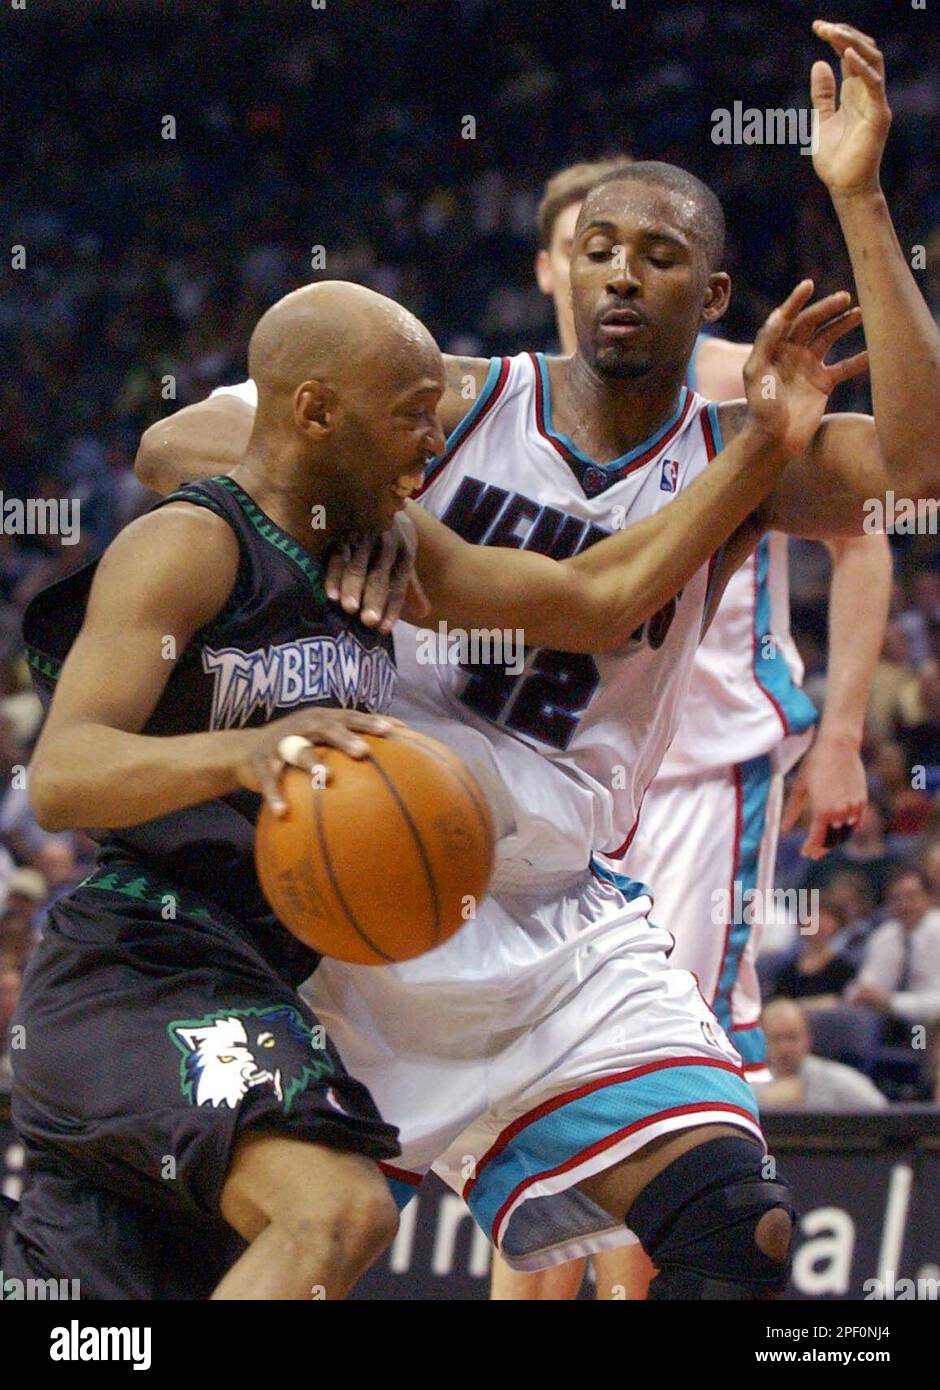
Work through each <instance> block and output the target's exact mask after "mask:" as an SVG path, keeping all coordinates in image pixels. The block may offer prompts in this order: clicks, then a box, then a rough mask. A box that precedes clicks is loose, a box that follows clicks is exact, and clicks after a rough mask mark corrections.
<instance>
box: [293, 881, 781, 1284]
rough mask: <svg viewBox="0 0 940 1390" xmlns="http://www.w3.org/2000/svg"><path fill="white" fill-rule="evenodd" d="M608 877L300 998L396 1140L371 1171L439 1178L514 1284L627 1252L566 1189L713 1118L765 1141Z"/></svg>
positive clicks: (689, 982) (706, 1030)
mask: <svg viewBox="0 0 940 1390" xmlns="http://www.w3.org/2000/svg"><path fill="white" fill-rule="evenodd" d="M607 873H608V871H606V870H603V869H601V868H600V867H598V869H597V871H596V872H595V873H589V874H587V875H585V876H584V877H583V878H581V879H579V880H578V882H577V884H576V885H575V886H574V887H572V888H570V889H569V890H568V891H567V892H565V893H561V894H559V895H558V896H557V897H556V898H555V900H554V901H553V902H551V903H550V904H545V903H544V902H538V901H536V900H533V899H531V898H529V899H523V898H520V897H514V898H507V897H504V898H501V899H498V900H497V899H496V898H493V897H490V898H487V899H486V900H485V902H484V903H483V904H482V905H481V907H480V910H479V912H478V915H477V917H476V919H475V920H473V921H471V922H468V923H467V925H466V927H464V928H462V929H461V931H460V932H458V934H457V936H456V937H454V938H453V939H452V940H451V941H450V942H448V943H447V944H446V945H444V946H442V947H439V948H438V950H436V951H432V952H430V953H429V954H428V955H426V956H422V957H420V958H419V959H418V960H416V961H410V962H408V963H407V964H405V965H400V966H381V967H370V966H350V965H342V964H340V963H339V962H337V961H330V960H324V961H323V963H322V965H321V966H320V968H319V969H318V971H317V973H316V975H315V976H314V977H313V979H312V981H310V983H309V984H308V986H306V987H305V995H306V997H307V998H308V999H309V1001H310V1003H311V1005H312V1007H313V1008H314V1009H315V1010H316V1012H317V1015H318V1017H319V1018H320V1019H321V1020H322V1022H323V1023H324V1024H325V1025H326V1028H327V1031H328V1032H329V1034H330V1036H331V1038H332V1040H333V1041H334V1042H335V1043H336V1045H337V1047H338V1048H339V1051H340V1054H341V1056H342V1058H343V1061H344V1063H345V1064H346V1066H347V1067H348V1069H349V1071H350V1072H351V1074H352V1075H353V1076H355V1077H357V1078H358V1079H359V1080H360V1081H363V1082H364V1083H365V1084H366V1085H367V1086H368V1087H369V1089H370V1090H371V1092H372V1094H373V1096H374V1098H375V1101H376V1103H377V1104H378V1106H379V1109H380V1110H381V1111H382V1114H383V1116H384V1117H385V1119H386V1120H388V1121H389V1122H390V1123H391V1124H395V1125H398V1126H399V1128H400V1131H401V1144H402V1157H401V1159H400V1160H399V1161H397V1162H396V1163H395V1164H393V1165H388V1164H383V1168H384V1169H385V1171H386V1174H387V1176H388V1177H389V1178H390V1180H391V1181H392V1184H393V1189H394V1190H396V1195H397V1196H401V1197H404V1198H405V1199H407V1197H410V1196H412V1195H413V1193H414V1190H415V1188H416V1187H417V1185H418V1184H419V1183H420V1181H421V1179H422V1177H423V1176H424V1174H425V1173H426V1172H427V1171H428V1169H429V1168H433V1169H434V1171H435V1172H436V1173H437V1174H438V1175H439V1176H440V1177H442V1178H443V1179H444V1180H445V1181H446V1182H447V1183H449V1184H450V1186H451V1187H452V1188H453V1189H454V1191H455V1192H458V1193H459V1194H460V1195H461V1196H463V1197H464V1199H465V1200H466V1201H467V1203H468V1204H469V1206H470V1209H471V1211H472V1212H473V1215H474V1216H475V1218H476V1220H477V1221H478V1222H479V1224H480V1226H481V1227H482V1228H483V1230H484V1231H485V1232H486V1233H487V1235H488V1236H489V1237H490V1238H491V1239H492V1241H493V1243H494V1244H495V1245H496V1246H497V1247H498V1248H499V1249H500V1250H501V1251H502V1253H503V1255H504V1256H505V1258H506V1259H507V1261H508V1262H509V1264H510V1265H512V1266H513V1267H514V1268H516V1269H523V1270H527V1269H541V1268H544V1267H546V1266H548V1265H552V1264H557V1263H561V1262H562V1261H564V1260H568V1259H572V1258H574V1257H575V1256H577V1255H587V1254H591V1253H592V1252H594V1251H597V1250H602V1249H605V1248H607V1247H609V1246H614V1245H622V1244H625V1243H627V1242H629V1241H631V1240H633V1239H634V1237H633V1236H632V1234H631V1233H630V1231H629V1230H628V1229H627V1227H626V1226H625V1225H624V1224H623V1222H622V1221H615V1220H613V1219H612V1218H611V1217H610V1216H609V1215H608V1214H607V1213H606V1212H604V1211H602V1210H600V1208H598V1207H596V1206H595V1205H594V1204H593V1203H592V1202H589V1201H588V1200H587V1198H585V1197H583V1196H582V1195H581V1194H580V1193H579V1192H578V1191H577V1189H576V1184H577V1183H579V1182H580V1181H582V1180H583V1179H584V1178H586V1177H588V1176H589V1175H591V1174H593V1173H597V1172H600V1171H602V1170H603V1169H605V1168H608V1167H610V1166H612V1165H613V1164H615V1163H618V1162H620V1161H621V1160H622V1159H624V1158H626V1157H627V1156H628V1155H629V1154H631V1153H634V1152H635V1151H636V1150H638V1149H640V1148H642V1147H643V1146H644V1145H645V1144H647V1143H649V1142H650V1140H652V1139H655V1138H656V1137H657V1136H659V1135H663V1134H668V1133H672V1132H675V1131H677V1130H681V1129H686V1128H689V1127H692V1126H696V1125H702V1124H708V1123H715V1122H723V1123H730V1124H733V1125H736V1126H739V1127H740V1128H742V1129H744V1130H746V1131H747V1132H748V1133H749V1134H751V1135H753V1136H754V1138H755V1139H757V1140H758V1142H761V1143H762V1142H763V1141H762V1137H761V1131H760V1125H759V1122H758V1117H757V1107H756V1104H755V1101H754V1096H753V1092H752V1091H751V1088H750V1086H749V1085H748V1084H747V1082H746V1081H745V1079H744V1074H743V1069H742V1065H741V1059H740V1057H739V1055H738V1054H737V1052H736V1051H735V1049H734V1048H733V1047H732V1046H731V1044H730V1043H729V1041H728V1039H727V1038H726V1037H725V1035H724V1033H723V1032H722V1030H721V1028H720V1027H719V1025H718V1024H717V1022H716V1020H715V1018H714V1015H713V1014H712V1012H711V1011H710V1009H709V1008H708V1007H707V1005H706V1004H705V1002H704V1000H703V999H702V997H701V995H700V993H699V991H698V988H697V986H696V984H695V981H694V980H693V978H692V976H691V975H689V974H687V973H686V972H684V971H678V970H672V969H670V968H669V964H668V959H667V954H668V951H669V950H670V948H671V946H672V938H671V936H670V934H669V933H668V932H666V931H663V930H660V929H657V928H655V927H652V926H650V924H649V922H648V920H647V917H646V913H647V911H648V910H649V906H650V900H649V898H648V897H647V896H639V897H637V896H635V888H636V885H630V883H629V880H626V879H623V880H621V882H622V884H623V888H622V889H621V888H620V887H615V886H614V885H613V883H612V882H610V881H606V879H605V877H604V876H605V875H606V874H607ZM631 892H633V893H634V896H633V897H632V900H631V897H630V894H631Z"/></svg>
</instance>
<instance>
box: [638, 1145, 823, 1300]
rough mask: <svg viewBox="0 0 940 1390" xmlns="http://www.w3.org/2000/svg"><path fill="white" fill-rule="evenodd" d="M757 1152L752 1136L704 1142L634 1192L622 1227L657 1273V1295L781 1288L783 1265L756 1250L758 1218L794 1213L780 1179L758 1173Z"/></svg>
mask: <svg viewBox="0 0 940 1390" xmlns="http://www.w3.org/2000/svg"><path fill="white" fill-rule="evenodd" d="M762 1162H763V1154H762V1151H761V1150H760V1148H758V1146H757V1144H755V1143H754V1141H753V1140H751V1139H744V1138H741V1139H737V1138H722V1139H710V1140H708V1141H707V1142H706V1143H704V1144H699V1145H698V1147H697V1148H695V1149H690V1150H689V1152H688V1153H685V1154H683V1155H682V1156H681V1158H677V1159H676V1160H675V1162H673V1163H670V1164H669V1166H668V1168H664V1169H663V1171H662V1172H661V1173H659V1174H658V1175H657V1176H656V1177H655V1178H653V1180H652V1182H650V1183H648V1184H647V1186H646V1187H645V1188H644V1189H643V1191H642V1192H641V1193H640V1195H639V1197H638V1198H637V1199H636V1201H635V1202H634V1203H633V1206H632V1207H631V1208H630V1213H629V1215H628V1217H627V1224H628V1225H629V1226H630V1228H631V1229H632V1230H633V1231H635V1232H636V1234H637V1235H638V1236H639V1238H640V1240H641V1241H642V1243H643V1248H644V1249H645V1250H646V1253H647V1254H648V1255H649V1257H650V1259H651V1260H652V1261H653V1263H654V1264H655V1265H656V1268H657V1269H658V1270H659V1274H658V1275H657V1277H656V1278H655V1279H654V1280H653V1282H652V1283H651V1284H650V1289H649V1297H650V1298H656V1299H745V1298H773V1297H774V1296H775V1295H776V1294H780V1293H782V1292H783V1290H784V1289H785V1288H786V1286H787V1282H788V1280H789V1277H790V1266H791V1263H792V1262H791V1258H790V1254H789V1246H788V1252H787V1257H786V1259H785V1260H784V1262H783V1263H780V1262H778V1261H777V1260H773V1259H771V1258H770V1257H769V1256H768V1255H765V1254H764V1252H763V1251H762V1250H760V1249H759V1248H758V1246H757V1244H756V1242H755V1240H754V1233H755V1231H756V1229H757V1225H758V1222H759V1221H760V1219H761V1217H762V1216H764V1215H765V1214H766V1213H767V1212H768V1211H772V1210H773V1209H774V1208H775V1207H781V1208H782V1209H783V1210H784V1211H785V1212H786V1213H787V1216H788V1217H789V1219H790V1223H791V1231H792V1226H793V1223H794V1221H795V1218H796V1213H795V1211H794V1210H793V1207H792V1206H791V1204H790V1192H789V1189H788V1188H787V1186H786V1184H785V1183H784V1182H782V1181H780V1180H779V1179H774V1180H768V1179H766V1178H764V1177H762V1176H761V1165H762Z"/></svg>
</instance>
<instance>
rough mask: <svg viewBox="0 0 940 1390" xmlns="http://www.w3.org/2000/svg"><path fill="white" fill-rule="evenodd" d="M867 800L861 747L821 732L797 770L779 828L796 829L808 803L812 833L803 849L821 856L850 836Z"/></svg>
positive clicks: (811, 856) (805, 853) (806, 855)
mask: <svg viewBox="0 0 940 1390" xmlns="http://www.w3.org/2000/svg"><path fill="white" fill-rule="evenodd" d="M867 801H868V784H867V782H866V779H865V766H864V764H863V762H862V759H861V757H860V755H859V752H858V749H857V748H855V747H853V746H851V745H849V744H840V743H839V742H838V741H835V740H832V739H828V738H826V737H824V736H821V737H819V738H817V740H816V742H815V744H814V745H813V747H812V748H811V749H810V751H809V752H808V753H807V754H806V757H805V758H804V759H803V761H802V762H801V763H800V765H799V767H798V768H797V770H796V774H795V776H794V778H793V782H792V785H791V787H790V792H789V795H788V797H787V804H786V806H785V807H784V808H783V818H782V821H781V826H780V828H781V830H783V831H784V832H786V831H790V830H793V829H794V828H795V826H796V824H797V821H798V820H799V818H800V816H801V814H802V813H803V809H804V807H806V806H807V805H808V807H809V834H808V835H807V837H806V839H805V840H804V841H803V845H802V847H801V849H800V853H801V854H802V855H803V856H804V858H806V859H821V858H822V856H823V855H824V854H827V853H828V852H829V850H830V849H832V848H833V847H834V846H835V845H837V844H841V843H842V842H843V841H844V840H847V839H848V838H849V836H850V835H851V834H852V831H853V830H854V829H855V827H856V825H857V824H858V822H859V821H860V820H861V818H862V813H863V812H864V810H865V805H866V803H867Z"/></svg>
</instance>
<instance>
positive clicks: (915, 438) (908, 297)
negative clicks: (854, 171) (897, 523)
mask: <svg viewBox="0 0 940 1390" xmlns="http://www.w3.org/2000/svg"><path fill="white" fill-rule="evenodd" d="M833 203H834V206H835V210H836V213H837V215H838V218H839V222H840V223H841V226H842V231H843V234H844V236H845V243H846V246H847V247H848V251H849V255H850V257H851V259H852V269H853V272H854V275H855V285H856V289H857V292H858V300H859V304H860V306H861V309H862V314H863V318H864V325H865V340H866V344H867V347H868V355H869V364H870V374H871V393H872V403H873V407H874V417H875V426H876V429H877V431H878V440H879V443H880V445H881V451H882V454H883V456H884V459H885V462H886V465H887V468H888V470H889V472H890V475H891V482H892V485H893V486H894V488H895V489H896V490H898V491H899V492H903V495H905V496H908V497H913V498H917V497H927V496H935V495H936V494H937V493H938V492H940V328H938V327H937V324H936V323H935V322H934V320H933V317H932V316H931V313H930V310H929V309H928V307H927V304H926V302H925V300H924V297H923V295H922V294H921V292H920V290H919V289H918V286H917V283H916V281H915V280H914V277H913V275H912V274H911V270H910V266H909V265H908V262H907V260H906V258H905V256H904V252H903V251H902V250H901V247H900V244H899V242H898V239H897V236H896V234H895V230H894V226H893V224H892V221H891V214H890V212H889V210H888V205H887V203H886V201H885V198H884V195H883V193H882V192H881V190H880V188H879V189H878V190H872V191H865V192H859V193H855V194H851V195H847V194H834V195H833Z"/></svg>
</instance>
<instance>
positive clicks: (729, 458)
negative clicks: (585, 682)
mask: <svg viewBox="0 0 940 1390" xmlns="http://www.w3.org/2000/svg"><path fill="white" fill-rule="evenodd" d="M785 462H786V460H785V457H784V455H783V454H782V453H781V452H780V451H779V448H778V447H777V446H773V447H770V446H769V445H768V441H767V439H766V436H764V435H763V434H761V433H760V432H758V431H757V430H754V429H753V428H752V427H751V426H750V425H749V424H748V423H747V421H745V424H744V426H743V428H742V429H741V430H740V431H739V433H738V434H737V435H735V437H734V438H733V439H731V440H730V441H729V442H728V443H727V444H726V445H725V447H724V449H722V451H721V453H719V454H718V455H717V456H716V457H715V459H714V460H713V461H712V463H711V464H710V465H709V467H708V468H707V469H706V470H705V471H704V472H703V473H702V474H701V475H700V476H699V477H698V478H696V480H695V481H694V482H693V483H692V484H691V485H690V486H689V487H687V488H684V489H683V490H682V492H680V493H679V495H678V496H677V497H676V498H675V499H674V500H673V501H672V502H670V503H669V505H668V506H666V507H664V508H663V509H662V511H660V512H659V513H657V514H656V515H655V516H653V517H649V518H648V519H647V520H646V521H643V522H640V523H639V524H638V525H636V526H632V527H630V528H629V529H627V530H625V531H623V532H621V533H620V534H619V535H617V536H612V537H610V539H608V540H605V541H601V542H600V543H599V544H598V545H596V546H592V547H591V549H590V550H587V551H585V552H584V553H583V554H582V555H579V556H576V557H575V558H574V559H573V560H569V561H566V562H565V563H566V564H568V565H571V566H572V567H575V568H578V569H580V570H582V571H584V572H586V573H587V574H589V575H590V576H591V578H592V579H593V581H594V584H595V591H594V594H593V597H592V609H593V611H592V612H591V613H590V615H589V618H588V622H589V624H592V625H593V627H594V629H595V632H596V629H597V625H598V623H599V622H603V624H604V626H605V627H606V629H607V632H608V634H609V638H608V641H607V643H606V645H605V646H603V647H596V648H595V650H611V651H615V650H617V648H618V646H619V645H622V643H623V642H625V641H626V640H627V638H628V637H629V636H630V634H631V633H632V632H633V631H634V630H635V629H636V627H637V626H638V625H639V624H640V623H643V622H645V621H646V620H647V618H650V617H651V616H652V615H653V614H654V613H656V612H658V610H659V609H660V608H662V606H663V605H664V604H665V603H668V602H669V600H670V599H671V598H674V597H675V595H676V594H677V593H678V592H679V590H680V589H681V588H683V587H684V585H685V584H687V583H688V582H689V580H690V579H691V578H692V576H693V575H694V574H695V573H696V571H697V570H698V569H700V568H701V566H702V565H704V564H707V563H708V561H709V560H710V559H711V558H712V556H713V555H714V554H715V553H716V551H717V550H719V549H720V547H721V546H722V545H723V544H724V542H725V541H726V540H727V539H728V537H729V536H730V535H731V534H732V533H733V532H734V531H736V530H737V529H738V527H739V526H740V525H741V524H742V523H743V522H744V521H745V520H746V519H747V518H748V517H749V516H750V515H751V513H752V512H754V511H755V510H756V509H757V508H758V507H759V506H760V504H761V503H762V502H763V500H764V498H765V497H766V495H767V493H768V491H769V490H770V489H771V488H772V487H773V486H774V484H775V483H776V482H777V480H778V478H779V477H780V473H781V471H782V469H783V468H784V467H785ZM580 635H581V636H582V637H586V636H587V630H585V632H584V633H583V634H580ZM588 650H590V648H588Z"/></svg>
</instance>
